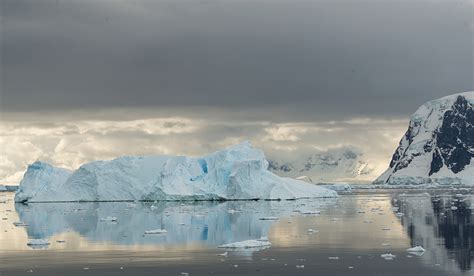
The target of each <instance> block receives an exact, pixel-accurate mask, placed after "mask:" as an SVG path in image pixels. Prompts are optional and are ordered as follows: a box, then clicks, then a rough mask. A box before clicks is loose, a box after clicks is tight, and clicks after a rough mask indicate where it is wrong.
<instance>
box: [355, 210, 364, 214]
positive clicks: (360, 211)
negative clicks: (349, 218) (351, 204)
mask: <svg viewBox="0 0 474 276" xmlns="http://www.w3.org/2000/svg"><path fill="white" fill-rule="evenodd" d="M357 213H359V214H365V211H364V210H357Z"/></svg>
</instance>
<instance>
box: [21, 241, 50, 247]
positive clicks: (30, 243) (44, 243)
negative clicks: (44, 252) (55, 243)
mask: <svg viewBox="0 0 474 276" xmlns="http://www.w3.org/2000/svg"><path fill="white" fill-rule="evenodd" d="M49 244H50V243H49V241H48V240H45V239H31V240H28V242H27V243H26V245H28V246H29V247H31V248H33V249H45V248H47V247H48V245H49Z"/></svg>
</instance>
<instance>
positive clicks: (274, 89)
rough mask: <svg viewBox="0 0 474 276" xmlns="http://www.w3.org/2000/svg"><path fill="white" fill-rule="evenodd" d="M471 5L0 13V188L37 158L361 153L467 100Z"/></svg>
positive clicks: (114, 4) (14, 7) (57, 5)
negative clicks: (455, 100) (452, 102)
mask: <svg viewBox="0 0 474 276" xmlns="http://www.w3.org/2000/svg"><path fill="white" fill-rule="evenodd" d="M473 51H474V5H473V1H472V0H449V1H448V0H412V1H404V0H401V1H395V0H363V1H356V0H331V1H320V0H305V1H301V0H293V1H289V0H274V1H270V0H219V1H217V0H206V1H199V0H195V1H189V0H173V1H165V0H163V1H152V0H135V1H132V0H128V1H121V0H114V1H112V0H80V1H79V0H1V1H0V116H1V125H0V131H1V137H0V147H1V149H0V150H1V156H0V182H1V181H3V182H5V183H17V182H18V180H20V179H21V176H22V173H23V172H24V170H25V168H26V166H27V164H28V163H31V162H33V161H35V160H37V159H40V160H43V161H47V162H51V163H52V164H54V165H57V166H61V167H67V168H77V167H78V166H79V165H80V164H82V163H84V162H88V161H92V160H98V159H110V158H114V157H117V156H121V155H142V154H187V155H200V154H204V153H207V152H210V151H214V150H217V149H220V148H222V147H225V146H228V145H231V144H233V143H237V142H239V141H242V140H250V141H252V142H253V144H254V145H255V146H256V147H261V148H263V149H264V150H265V152H266V153H267V155H269V156H271V157H273V156H275V157H278V158H280V159H285V158H299V157H301V158H304V157H305V156H307V155H308V154H309V153H311V152H319V151H325V150H328V149H332V148H338V147H345V146H354V147H357V148H360V149H361V150H362V151H363V152H364V153H365V155H366V159H367V160H368V161H370V162H371V163H372V164H374V165H375V166H376V167H377V169H376V170H375V173H380V172H381V171H383V169H384V168H385V167H386V166H387V165H388V163H389V161H390V157H391V155H392V153H393V151H394V149H395V148H396V146H397V144H398V141H399V139H400V138H401V136H402V135H403V133H404V131H405V130H406V127H407V124H408V120H409V116H410V114H411V113H413V112H414V111H415V110H416V109H417V107H418V106H420V105H421V104H423V103H424V102H426V101H428V100H431V99H435V98H439V97H442V96H445V95H449V94H453V93H458V92H462V91H471V90H474V52H473Z"/></svg>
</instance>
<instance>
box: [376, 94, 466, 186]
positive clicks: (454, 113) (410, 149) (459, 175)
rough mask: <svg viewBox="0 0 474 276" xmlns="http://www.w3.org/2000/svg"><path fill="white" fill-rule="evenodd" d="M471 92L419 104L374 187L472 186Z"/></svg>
mask: <svg viewBox="0 0 474 276" xmlns="http://www.w3.org/2000/svg"><path fill="white" fill-rule="evenodd" d="M473 159H474V92H464V93H460V94H454V95H450V96H447V97H443V98H440V99H437V100H433V101H430V102H427V103H425V104H424V105H422V106H421V107H420V108H419V109H418V110H417V111H416V112H415V113H414V114H413V115H412V116H411V119H410V125H409V127H408V130H407V132H406V133H405V135H404V136H403V137H402V139H401V141H400V144H399V146H398V148H397V150H396V151H395V153H394V154H393V157H392V161H391V162H390V167H389V168H388V169H387V170H386V171H385V172H384V173H383V174H382V175H381V176H379V177H378V178H377V179H376V180H375V181H374V184H390V185H419V184H429V185H431V184H435V185H474V161H473Z"/></svg>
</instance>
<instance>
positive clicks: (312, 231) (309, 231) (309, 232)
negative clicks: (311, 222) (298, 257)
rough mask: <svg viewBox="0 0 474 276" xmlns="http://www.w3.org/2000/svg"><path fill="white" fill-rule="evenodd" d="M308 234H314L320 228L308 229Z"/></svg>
mask: <svg viewBox="0 0 474 276" xmlns="http://www.w3.org/2000/svg"><path fill="white" fill-rule="evenodd" d="M307 231H308V234H313V233H318V230H314V229H311V228H310V229H308V230H307Z"/></svg>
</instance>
